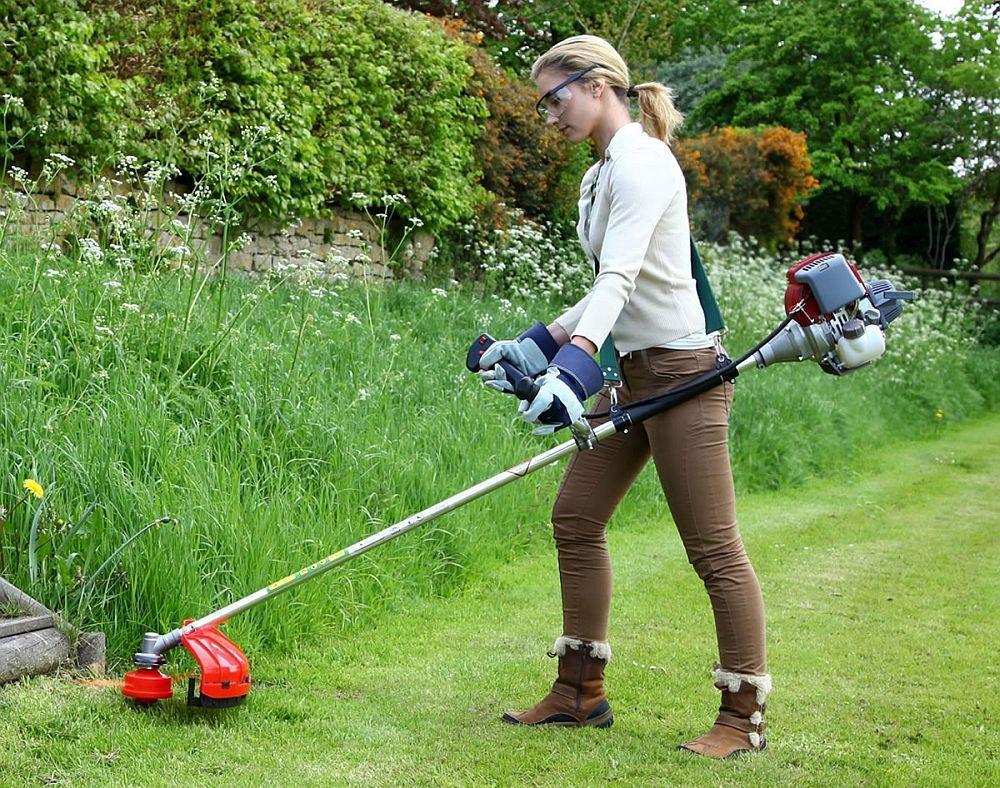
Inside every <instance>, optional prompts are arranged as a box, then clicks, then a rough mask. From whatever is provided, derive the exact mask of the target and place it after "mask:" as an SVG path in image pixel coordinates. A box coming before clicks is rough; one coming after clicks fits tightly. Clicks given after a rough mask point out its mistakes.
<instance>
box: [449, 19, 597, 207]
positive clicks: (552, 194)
mask: <svg viewBox="0 0 1000 788" xmlns="http://www.w3.org/2000/svg"><path fill="white" fill-rule="evenodd" d="M438 21H439V22H440V23H441V26H442V27H443V28H444V29H445V32H446V33H447V34H448V35H450V36H455V37H461V38H463V39H464V40H465V41H466V43H468V44H469V45H470V46H469V47H468V54H467V56H466V60H467V62H468V63H469V65H471V66H472V68H473V72H474V73H473V75H472V76H471V77H470V78H469V81H468V86H467V91H468V93H469V94H470V95H472V96H476V97H479V98H482V99H484V100H485V102H486V106H487V108H488V110H489V117H488V118H486V120H485V121H483V123H482V131H481V134H480V137H479V139H478V140H477V142H476V144H475V148H476V156H477V159H478V162H479V165H480V167H481V168H482V172H483V174H482V180H481V184H482V186H483V187H484V188H486V189H488V190H489V191H490V192H492V193H493V194H494V195H495V196H496V197H497V199H498V200H499V201H501V202H504V203H506V204H507V205H509V206H512V207H513V206H516V207H518V208H521V209H522V210H524V212H525V213H526V214H527V215H528V216H532V217H536V218H545V219H551V220H554V221H559V222H565V221H570V222H575V221H576V204H577V200H578V199H579V184H580V179H581V178H582V177H583V173H584V172H585V171H586V169H587V167H588V166H589V164H590V161H589V159H590V153H589V151H588V149H587V146H585V145H570V144H569V143H567V142H566V140H565V139H563V138H562V136H561V135H560V134H559V133H558V132H557V131H555V129H553V128H551V127H546V125H545V123H544V121H542V119H541V118H539V117H538V115H537V114H535V101H536V100H537V96H536V91H535V88H534V86H533V85H532V84H530V83H529V82H523V81H521V80H519V79H517V78H516V77H515V76H513V75H511V74H510V73H509V72H507V71H505V70H503V69H501V68H500V67H499V66H497V65H496V64H495V63H494V62H493V59H492V58H491V57H490V55H489V54H488V53H487V52H486V51H485V50H484V49H482V48H480V47H479V46H478V44H479V43H480V42H481V40H482V33H470V32H468V31H466V30H465V29H464V28H463V26H462V22H461V20H454V19H442V20H438ZM493 210H495V206H483V210H482V212H481V218H485V216H487V215H489V214H491V212H492V211H493Z"/></svg>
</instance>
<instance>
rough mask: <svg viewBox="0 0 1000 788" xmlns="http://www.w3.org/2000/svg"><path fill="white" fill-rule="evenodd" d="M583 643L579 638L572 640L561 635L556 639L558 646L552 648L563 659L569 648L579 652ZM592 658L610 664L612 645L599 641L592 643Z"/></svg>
mask: <svg viewBox="0 0 1000 788" xmlns="http://www.w3.org/2000/svg"><path fill="white" fill-rule="evenodd" d="M583 643H584V641H582V640H580V639H578V638H570V637H566V636H565V635H560V636H559V637H558V638H556V644H555V645H554V646H553V647H552V650H553V651H554V652H555V653H556V654H558V655H559V656H560V657H561V656H564V655H565V654H566V649H567V648H571V649H573V650H574V651H579V650H580V646H582V645H583ZM590 656H592V657H593V658H594V659H603V660H604V661H605V662H610V661H611V645H610V644H609V643H605V642H602V641H599V640H595V641H592V642H591V643H590Z"/></svg>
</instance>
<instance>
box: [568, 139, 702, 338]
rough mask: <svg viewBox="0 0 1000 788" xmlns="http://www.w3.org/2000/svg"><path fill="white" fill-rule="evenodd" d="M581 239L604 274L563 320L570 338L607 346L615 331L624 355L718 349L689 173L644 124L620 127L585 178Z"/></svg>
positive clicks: (600, 275)
mask: <svg viewBox="0 0 1000 788" xmlns="http://www.w3.org/2000/svg"><path fill="white" fill-rule="evenodd" d="M595 179H596V180H597V184H596V189H594V193H593V209H591V197H592V194H591V191H592V187H593V186H594V182H595ZM577 233H578V234H579V236H580V243H581V244H582V245H583V249H584V251H585V252H586V253H587V257H588V258H589V259H590V260H591V261H593V259H594V256H595V255H596V256H597V258H598V259H599V260H600V272H599V273H598V275H597V277H596V278H595V279H594V284H593V287H591V289H590V292H589V293H587V295H586V296H584V297H583V298H582V299H581V300H580V301H579V302H578V303H577V304H575V305H574V306H573V307H571V308H570V309H569V310H567V311H566V312H564V313H563V314H562V315H561V316H560V317H558V318H557V319H556V322H557V323H558V324H559V325H560V326H562V327H563V328H564V329H565V330H566V333H567V334H569V335H570V336H571V337H574V336H582V337H586V338H587V339H589V340H590V341H591V342H593V343H594V344H595V345H596V346H597V347H600V346H601V345H602V343H603V342H604V340H605V339H606V338H607V336H608V334H609V333H611V334H612V336H613V337H614V343H615V347H616V349H617V350H618V352H619V353H627V352H628V351H630V350H640V349H642V348H649V347H669V348H680V349H688V348H703V347H711V346H712V340H711V339H710V338H709V337H707V336H706V334H705V315H704V312H703V311H702V308H701V303H700V302H699V300H698V292H697V289H696V285H695V280H694V279H693V278H692V274H691V247H690V235H691V230H690V226H689V224H688V214H687V190H686V189H685V185H684V175H683V173H682V172H681V168H680V166H679V165H678V164H677V160H676V159H675V158H674V155H673V153H672V152H671V151H670V148H669V147H667V145H666V144H665V143H664V142H662V141H661V140H659V139H657V138H655V137H651V136H650V135H648V134H646V132H645V131H644V130H643V128H642V126H641V125H640V124H639V123H629V124H628V125H626V126H623V127H622V128H620V129H619V130H618V131H617V132H616V133H615V135H614V136H613V137H612V138H611V141H610V143H609V144H608V148H607V151H606V153H605V157H604V159H603V160H602V161H599V162H597V163H596V164H594V165H593V166H592V167H591V168H590V169H589V170H587V173H586V174H585V175H584V176H583V181H582V182H581V184H580V221H579V223H578V224H577Z"/></svg>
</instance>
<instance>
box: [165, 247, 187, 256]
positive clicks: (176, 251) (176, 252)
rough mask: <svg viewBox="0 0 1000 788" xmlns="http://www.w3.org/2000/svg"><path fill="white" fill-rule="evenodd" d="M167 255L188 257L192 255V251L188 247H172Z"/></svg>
mask: <svg viewBox="0 0 1000 788" xmlns="http://www.w3.org/2000/svg"><path fill="white" fill-rule="evenodd" d="M167 254H171V255H173V256H175V257H187V256H188V255H190V254H191V250H190V249H188V248H187V247H186V246H172V247H170V249H169V250H167Z"/></svg>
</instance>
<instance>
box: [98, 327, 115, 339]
mask: <svg viewBox="0 0 1000 788" xmlns="http://www.w3.org/2000/svg"><path fill="white" fill-rule="evenodd" d="M94 331H96V332H97V333H98V334H107V335H108V336H109V337H113V336H114V335H115V332H114V331H112V330H111V329H110V328H108V327H107V326H94Z"/></svg>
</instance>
